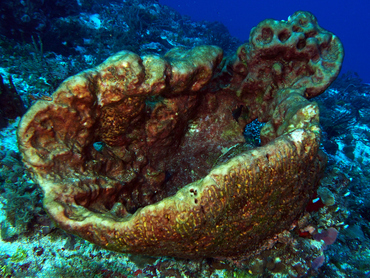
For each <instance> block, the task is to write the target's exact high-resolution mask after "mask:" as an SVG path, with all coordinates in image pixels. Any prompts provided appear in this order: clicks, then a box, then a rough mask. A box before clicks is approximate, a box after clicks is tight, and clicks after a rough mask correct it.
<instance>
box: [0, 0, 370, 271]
mask: <svg viewBox="0 0 370 278" xmlns="http://www.w3.org/2000/svg"><path fill="white" fill-rule="evenodd" d="M56 3H57V4H58V5H57V6H52V5H51V4H48V5H49V6H48V5H45V4H44V2H43V1H20V2H14V1H2V3H1V4H0V10H1V11H2V12H4V14H6V17H3V18H2V19H1V20H0V31H1V33H0V57H1V59H0V75H1V79H0V81H1V82H0V88H1V94H0V101H1V104H0V128H1V129H0V206H1V210H0V233H1V238H0V277H369V276H370V240H369V238H370V183H369V180H370V108H369V107H370V85H369V84H365V83H363V82H362V80H361V79H360V77H359V76H357V75H356V74H355V73H354V72H349V73H346V74H343V75H341V76H340V77H339V78H337V80H336V81H335V82H334V83H333V84H332V85H331V86H330V88H329V89H327V90H326V92H325V93H323V94H322V95H321V96H319V97H317V98H316V99H315V101H317V102H318V103H319V105H320V121H321V125H322V130H323V136H322V149H323V151H324V152H325V153H326V154H327V155H328V165H327V168H326V172H325V176H324V178H323V179H322V181H321V186H320V188H319V190H318V192H317V197H316V198H314V199H313V200H312V203H311V204H310V205H309V206H308V207H307V212H306V214H304V215H302V217H301V219H300V220H299V221H298V223H297V224H296V225H295V226H292V227H291V230H289V231H285V232H283V233H281V234H279V235H277V236H276V239H275V241H274V243H273V244H272V245H271V247H270V248H269V249H268V250H265V251H263V252H261V253H260V254H258V255H255V256H251V257H249V258H245V259H243V260H240V261H238V260H236V261H235V260H225V259H203V260H182V259H175V258H168V257H161V258H153V257H147V256H139V255H129V254H119V253H115V252H110V251H107V250H104V249H101V248H100V247H97V246H95V245H93V244H91V243H89V242H87V241H85V240H82V239H80V238H77V237H75V236H73V235H69V234H67V233H65V232H64V231H62V230H60V229H58V228H57V227H55V226H54V224H53V223H52V222H51V221H50V219H49V218H48V216H47V214H46V212H45V211H44V210H43V208H42V192H41V190H40V189H39V188H38V185H37V184H35V183H34V182H33V181H32V179H31V178H30V176H29V174H28V172H27V171H26V170H25V169H24V167H23V165H22V161H21V157H20V153H19V151H18V147H17V142H16V129H17V125H18V123H19V119H20V116H21V115H22V114H23V113H24V112H25V111H26V109H28V108H29V107H30V106H31V105H32V104H33V103H34V102H35V101H36V100H38V99H42V98H48V97H49V96H50V95H51V93H52V92H53V91H54V90H55V89H56V88H57V86H58V85H59V84H60V83H61V82H62V81H63V80H64V79H65V78H67V77H68V76H71V75H73V74H75V73H77V72H80V71H82V70H84V69H87V68H91V67H93V66H95V65H97V64H99V63H101V62H102V61H103V60H104V59H106V58H107V57H109V56H110V55H112V54H114V53H116V52H118V51H120V50H122V49H127V50H131V51H134V52H136V53H138V54H140V55H143V54H146V53H159V54H164V53H165V52H166V51H168V50H169V49H171V48H172V47H175V46H184V47H193V46H196V45H203V44H213V45H218V46H220V47H222V48H223V49H224V51H225V53H226V54H228V53H232V52H233V51H235V49H236V47H237V46H238V45H239V44H240V42H239V41H238V40H237V39H235V38H233V37H231V36H230V35H229V33H228V31H227V29H226V28H225V27H224V26H223V25H222V24H220V23H217V22H216V23H211V22H192V21H191V20H190V19H189V18H187V17H184V16H181V15H180V14H178V13H177V12H176V11H174V10H172V9H170V8H168V7H166V6H162V5H159V4H158V2H157V1H135V0H131V1H124V2H119V1H110V2H108V3H107V2H104V1H89V2H84V1H79V2H76V4H71V2H69V1H55V3H54V5H56ZM50 5H51V6H50ZM74 5H75V6H74ZM354 70H355V69H354ZM259 127H260V124H258V123H256V122H253V124H252V125H250V126H248V127H247V128H246V131H245V135H246V138H247V139H248V140H251V138H252V140H251V141H253V142H252V143H256V142H258V138H256V133H255V131H256V130H258V128H259ZM251 136H252V137H251ZM313 231H316V232H318V233H317V234H316V235H315V236H313V234H314V233H313Z"/></svg>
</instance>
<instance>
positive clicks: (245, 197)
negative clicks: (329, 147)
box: [18, 12, 343, 258]
mask: <svg viewBox="0 0 370 278" xmlns="http://www.w3.org/2000/svg"><path fill="white" fill-rule="evenodd" d="M342 59H343V49H342V46H341V43H340V41H339V40H338V38H337V37H335V36H334V35H333V34H331V33H330V32H327V31H325V30H324V29H322V28H321V27H319V26H318V25H317V22H316V19H315V18H314V17H313V16H312V15H311V14H309V13H307V12H297V13H295V14H294V15H293V16H291V17H290V18H289V19H288V21H276V20H265V21H263V22H261V23H260V24H259V25H258V26H257V27H255V28H254V29H253V30H252V32H251V37H250V42H249V43H247V44H244V45H242V46H240V47H239V49H238V50H237V52H236V54H235V55H233V56H231V57H225V58H224V57H223V52H222V50H221V49H220V48H219V47H216V46H198V47H195V48H193V49H184V48H175V49H172V50H171V51H169V52H168V53H167V54H166V55H164V56H163V57H161V56H158V55H147V56H143V57H140V56H138V55H136V54H134V53H132V52H129V51H122V52H119V53H117V54H115V55H114V56H112V57H110V58H108V59H107V60H106V61H105V62H103V63H102V64H101V65H99V66H97V67H95V68H93V69H90V70H86V71H84V72H81V73H79V74H77V75H75V76H72V77H70V78H69V79H67V80H66V81H64V82H63V83H62V84H61V85H60V87H59V88H58V89H57V90H56V91H55V92H54V94H53V95H52V98H51V100H39V101H38V102H36V103H35V104H34V105H33V106H32V107H31V108H30V109H29V110H28V111H27V113H26V114H25V116H24V117H23V118H22V120H21V122H20V125H19V129H18V142H19V149H20V151H21V152H22V155H23V161H24V163H25V165H26V167H27V168H28V170H29V171H30V172H31V173H32V175H33V178H34V179H35V180H36V181H37V182H38V184H39V185H40V187H41V188H42V190H43V192H44V201H43V203H44V207H45V209H46V210H47V211H48V213H49V215H50V217H51V218H52V219H53V220H54V221H55V222H56V223H57V225H58V226H59V227H60V228H62V229H64V230H66V231H68V232H71V233H74V234H76V235H78V236H80V237H82V238H84V239H87V240H89V241H90V242H93V243H95V244H97V245H100V246H102V247H104V248H106V249H109V250H114V251H118V252H128V253H137V254H146V255H152V256H161V255H165V256H174V257H182V258H202V257H231V258H237V257H241V256H246V255H248V254H251V253H253V252H255V251H256V250H261V248H263V246H266V242H267V241H268V239H270V238H273V237H274V235H276V234H277V233H280V232H282V231H283V230H285V229H288V228H289V227H290V226H291V225H292V223H294V221H295V220H297V219H298V218H299V216H300V215H301V214H302V212H303V211H304V208H305V207H306V205H307V203H308V202H309V200H310V198H311V197H312V196H313V194H314V192H315V191H316V189H317V186H318V183H319V180H320V178H321V175H322V172H323V169H324V166H325V163H326V157H325V155H323V154H322V153H321V152H320V150H319V145H320V126H319V110H318V105H317V104H316V103H315V102H311V101H309V100H308V99H310V98H312V97H314V96H316V95H318V94H320V93H322V92H323V91H324V90H325V88H327V86H329V85H330V83H331V82H332V81H333V80H334V78H335V77H336V76H337V74H338V72H339V70H340V65H341V62H342ZM256 118H258V119H259V120H260V121H263V122H266V125H265V126H264V128H263V129H262V131H261V141H262V146H260V147H256V146H250V145H247V144H246V143H245V139H244V137H243V130H244V128H245V125H246V124H248V123H249V122H251V121H253V120H254V119H256ZM96 146H99V147H96Z"/></svg>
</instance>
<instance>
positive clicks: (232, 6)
mask: <svg viewBox="0 0 370 278" xmlns="http://www.w3.org/2000/svg"><path fill="white" fill-rule="evenodd" d="M159 2H160V3H161V4H164V5H168V6H170V7H172V8H174V9H176V10H177V11H179V12H180V13H181V14H183V15H189V16H190V17H191V18H192V19H193V20H195V21H201V20H207V21H220V22H222V23H223V24H224V25H225V26H226V27H227V28H228V29H229V31H230V33H231V35H233V36H235V37H237V38H239V39H240V40H242V41H246V40H248V37H249V32H250V30H251V29H252V28H253V27H254V26H256V25H257V24H258V23H259V22H260V21H262V20H264V19H266V18H273V19H277V20H286V19H287V18H288V16H289V15H291V14H293V13H294V12H295V11H298V10H305V11H309V12H311V13H313V14H314V15H315V16H316V18H317V20H318V22H319V25H320V26H321V27H323V28H325V29H326V30H329V31H331V32H333V33H334V34H335V35H337V36H338V37H339V38H340V39H341V41H342V43H343V45H344V49H345V58H344V63H343V67H342V73H345V72H347V71H354V72H357V73H358V74H359V75H360V77H361V78H362V79H363V81H364V82H366V83H370V71H369V69H368V68H369V65H370V50H369V46H370V23H369V20H370V1H368V0H352V1H348V0H303V1H302V0H299V1H298V0H283V1H277V0H263V1H240V0H227V1H225V0H198V1H194V0H190V1H181V0H160V1H159Z"/></svg>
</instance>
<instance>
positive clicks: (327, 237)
mask: <svg viewBox="0 0 370 278" xmlns="http://www.w3.org/2000/svg"><path fill="white" fill-rule="evenodd" d="M338 233H339V232H338V231H337V229H335V228H329V229H327V230H324V231H322V232H321V233H318V234H316V235H314V236H313V238H314V239H315V240H323V241H324V242H325V245H332V244H333V243H334V242H335V241H336V239H337V237H338Z"/></svg>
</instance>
